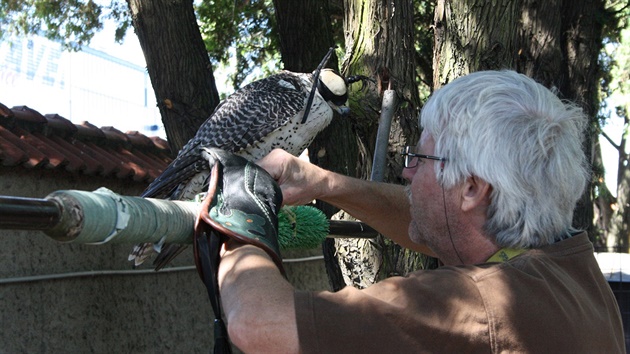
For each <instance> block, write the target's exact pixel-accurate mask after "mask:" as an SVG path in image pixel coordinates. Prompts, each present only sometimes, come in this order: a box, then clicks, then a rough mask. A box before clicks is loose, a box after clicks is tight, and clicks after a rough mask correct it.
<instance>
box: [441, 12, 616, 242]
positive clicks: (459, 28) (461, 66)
mask: <svg viewBox="0 0 630 354" xmlns="http://www.w3.org/2000/svg"><path fill="white" fill-rule="evenodd" d="M603 9H604V2H603V1H602V0H572V1H569V0H565V1H536V0H518V1H512V0H500V1H493V2H488V1H482V0H462V1H456V0H439V1H438V5H437V8H436V12H435V24H434V25H435V43H436V45H435V51H434V69H435V74H434V75H435V76H434V86H435V88H439V87H441V86H442V85H444V84H446V83H448V82H449V81H451V80H453V79H455V78H456V77H458V76H461V75H465V74H468V73H470V72H473V71H478V70H488V69H495V70H496V69H514V70H517V71H519V72H521V73H524V74H526V75H528V76H530V77H533V78H534V79H535V80H537V81H538V82H540V83H541V84H543V85H545V86H546V87H548V88H551V89H552V90H555V91H558V94H559V96H560V97H561V98H562V99H568V100H572V101H574V102H576V103H578V104H579V105H581V106H582V108H583V109H584V111H585V113H586V114H587V116H588V117H589V118H590V119H591V123H592V124H590V127H594V126H596V125H595V123H596V119H597V118H596V112H597V110H598V107H599V101H598V98H597V92H598V90H597V85H598V84H599V79H600V72H599V67H598V64H597V56H598V54H599V52H600V49H601V45H602V24H601V22H598V21H596V18H597V17H598V14H602V13H603V11H604V10H603ZM594 138H596V135H595V130H594V129H590V130H589V131H588V132H587V133H586V139H585V144H584V149H585V152H586V154H587V157H588V158H589V161H590V162H592V156H593V153H592V141H593V139H594ZM592 200H593V198H592V183H591V184H589V187H588V188H587V191H586V192H585V193H584V194H583V195H582V198H581V199H580V201H579V202H578V205H577V208H576V211H575V214H574V221H573V224H574V227H577V228H581V229H585V230H587V231H589V234H591V235H594V234H595V232H594V230H593V203H592Z"/></svg>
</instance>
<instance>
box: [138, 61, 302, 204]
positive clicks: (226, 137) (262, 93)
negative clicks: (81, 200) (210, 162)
mask: <svg viewBox="0 0 630 354" xmlns="http://www.w3.org/2000/svg"><path fill="white" fill-rule="evenodd" d="M309 89H310V88H308V87H306V88H305V87H304V84H303V83H302V82H301V81H300V80H299V79H298V78H297V76H296V75H294V74H289V73H280V74H276V75H272V76H270V77H267V78H265V79H262V80H259V81H255V82H253V83H251V84H249V85H247V86H244V87H243V88H242V89H240V90H238V91H236V92H235V93H234V94H232V95H230V96H229V97H228V98H226V99H225V100H224V101H223V102H221V103H220V104H219V106H217V108H216V109H215V111H214V113H212V115H211V116H210V117H208V119H207V120H206V121H205V122H204V123H203V124H202V125H201V127H200V128H199V130H198V131H197V134H196V135H195V137H194V138H193V139H191V140H190V141H189V142H188V143H187V144H186V145H185V146H184V147H183V148H182V150H181V151H180V152H179V154H178V155H177V158H175V160H173V162H172V163H171V164H170V165H169V166H168V167H167V168H166V169H165V170H164V172H163V173H162V174H161V175H160V176H159V177H158V178H157V179H156V180H155V181H153V183H151V185H149V187H148V188H147V189H146V190H145V191H144V193H143V194H142V196H143V197H161V198H170V199H176V198H177V196H176V195H173V193H174V192H176V189H177V187H178V186H179V185H181V184H182V183H186V182H187V181H188V180H190V178H192V177H193V176H194V175H195V174H197V173H199V172H200V171H202V170H203V169H207V168H208V166H207V162H206V161H204V160H203V159H202V158H201V152H200V148H201V147H204V146H213V147H218V148H221V149H224V150H227V151H230V152H238V151H240V150H243V149H246V148H247V147H248V146H251V145H253V144H254V143H256V142H257V141H260V139H263V138H264V137H265V136H267V135H268V134H269V133H271V132H272V131H274V130H276V129H278V128H279V127H281V126H283V125H285V124H287V123H288V122H289V121H290V119H291V118H292V117H294V116H295V115H296V114H298V113H300V111H301V110H303V109H304V106H305V104H306V103H305V100H306V97H307V95H308V90H309Z"/></svg>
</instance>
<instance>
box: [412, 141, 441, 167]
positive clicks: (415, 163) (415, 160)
mask: <svg viewBox="0 0 630 354" xmlns="http://www.w3.org/2000/svg"><path fill="white" fill-rule="evenodd" d="M416 149H417V147H415V146H405V147H404V148H403V150H402V151H401V152H400V154H401V155H402V156H403V161H404V166H405V168H414V167H416V166H418V161H419V160H420V159H429V160H436V161H442V164H444V162H446V161H447V159H446V157H438V156H432V155H423V154H416V153H415V151H416Z"/></svg>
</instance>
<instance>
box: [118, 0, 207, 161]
mask: <svg viewBox="0 0 630 354" xmlns="http://www.w3.org/2000/svg"><path fill="white" fill-rule="evenodd" d="M127 3H128V5H129V10H130V12H131V16H132V22H133V27H134V29H135V32H136V35H137V36H138V39H139V41H140V46H141V47H142V51H143V53H144V57H145V59H146V62H147V70H148V72H149V77H150V78H151V84H152V86H153V89H154V91H155V96H156V100H157V102H158V107H159V109H160V114H161V115H162V122H163V123H164V128H165V130H166V135H167V137H168V142H169V145H170V147H171V151H172V152H173V153H174V154H175V153H177V152H178V151H179V150H180V149H181V148H182V146H183V145H184V144H186V142H188V140H189V139H190V138H192V137H193V136H194V135H195V133H196V132H197V129H198V128H199V126H200V125H201V124H202V123H203V122H204V121H205V120H206V118H207V117H208V116H210V114H211V113H212V111H213V110H214V108H215V107H216V105H217V104H218V103H219V94H218V92H217V88H216V84H215V82H214V75H213V73H212V67H211V66H210V60H209V58H208V54H207V52H206V48H205V45H204V43H203V40H202V39H201V34H200V32H199V27H198V25H197V20H196V18H195V13H194V9H193V2H192V0H169V1H165V0H127ZM122 84H124V83H122Z"/></svg>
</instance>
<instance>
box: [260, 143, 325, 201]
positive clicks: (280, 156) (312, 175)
mask: <svg viewBox="0 0 630 354" xmlns="http://www.w3.org/2000/svg"><path fill="white" fill-rule="evenodd" d="M256 163H257V164H258V165H259V166H260V167H262V168H264V169H265V170H266V171H267V172H269V174H270V175H271V176H272V177H273V178H274V179H275V180H276V181H277V182H278V184H279V185H280V189H282V196H283V200H284V204H287V205H303V204H308V203H310V202H312V201H313V200H314V199H319V198H321V197H322V196H323V195H324V193H326V191H327V190H328V189H329V187H330V186H329V185H328V178H327V176H328V174H329V171H326V170H324V169H322V168H320V167H318V166H316V165H313V164H311V163H309V162H307V161H304V160H302V159H299V158H297V157H295V156H293V155H291V154H289V153H288V152H286V151H284V150H281V149H275V150H273V151H272V152H270V153H269V154H268V155H267V156H265V157H264V158H262V159H260V160H259V161H258V162H256Z"/></svg>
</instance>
